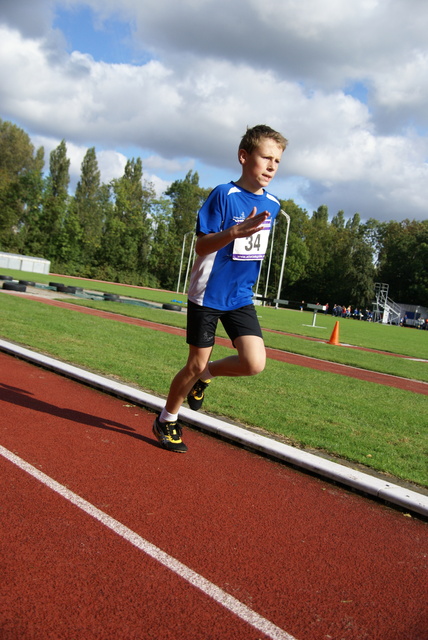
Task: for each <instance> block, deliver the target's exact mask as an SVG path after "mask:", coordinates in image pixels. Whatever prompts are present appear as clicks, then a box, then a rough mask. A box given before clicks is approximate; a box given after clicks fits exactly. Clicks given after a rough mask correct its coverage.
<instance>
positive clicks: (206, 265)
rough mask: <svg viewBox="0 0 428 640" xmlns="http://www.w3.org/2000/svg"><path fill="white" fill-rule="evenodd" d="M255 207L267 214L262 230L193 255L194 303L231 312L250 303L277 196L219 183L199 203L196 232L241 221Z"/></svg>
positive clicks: (191, 292) (191, 294) (191, 287)
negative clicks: (219, 247) (204, 253)
mask: <svg viewBox="0 0 428 640" xmlns="http://www.w3.org/2000/svg"><path fill="white" fill-rule="evenodd" d="M254 207H256V208H257V213H262V212H263V211H269V213H270V216H269V218H268V219H267V220H266V221H265V224H264V228H263V230H262V231H261V232H259V233H256V234H254V235H252V236H249V237H248V238H239V239H236V240H235V241H234V242H231V243H230V244H228V245H226V246H225V247H223V249H219V251H216V252H215V253H210V254H208V255H206V256H198V257H197V258H196V261H195V264H194V266H193V269H192V274H191V276H190V285H189V294H188V298H189V300H191V301H192V302H194V303H195V304H198V305H202V306H205V307H211V308H213V309H218V310H220V311H231V310H233V309H239V308H240V307H243V306H245V305H247V304H251V303H252V301H253V291H252V288H253V286H254V283H255V282H256V280H257V277H258V275H259V270H260V265H261V260H263V257H264V254H265V253H266V248H267V242H268V236H269V232H270V229H271V227H272V224H273V221H274V220H275V218H276V216H277V215H278V213H279V210H280V203H279V201H278V199H277V198H275V196H273V195H271V194H270V193H268V192H267V191H264V193H263V194H262V195H256V194H254V193H251V192H249V191H246V190H245V189H242V187H237V186H236V184H235V183H233V182H229V183H228V184H221V185H219V186H218V187H216V188H215V189H213V191H212V192H211V193H210V195H209V196H208V198H207V200H206V201H205V203H204V204H203V205H202V207H201V209H200V211H199V214H198V221H197V224H196V233H197V234H199V233H204V234H208V233H217V232H218V231H223V230H224V229H228V228H229V227H231V226H233V225H234V224H239V223H240V222H243V221H244V220H245V218H247V217H248V216H249V215H250V213H251V211H252V210H253V208H254Z"/></svg>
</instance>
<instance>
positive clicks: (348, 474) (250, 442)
mask: <svg viewBox="0 0 428 640" xmlns="http://www.w3.org/2000/svg"><path fill="white" fill-rule="evenodd" d="M0 350H2V351H4V352H5V353H9V354H11V355H14V356H17V357H19V358H22V359H24V360H27V361H29V362H32V363H34V364H37V365H39V366H42V367H44V368H47V369H50V370H52V371H54V372H56V373H59V374H61V375H65V376H67V377H69V378H72V379H74V380H76V381H78V382H82V383H84V384H86V385H89V386H91V387H94V388H97V389H99V390H101V391H104V392H106V393H110V394H113V395H115V396H118V397H120V398H124V399H126V400H128V401H131V402H133V403H134V404H138V405H140V406H143V407H147V408H149V409H151V410H153V411H155V412H159V411H161V410H162V408H163V405H164V403H165V401H164V399H162V398H158V397H156V396H153V395H151V394H148V393H146V392H144V391H140V390H138V389H134V388H133V387H130V386H128V385H125V384H122V383H119V382H115V381H114V380H110V379H109V378H106V377H104V376H101V375H98V374H94V373H91V372H89V371H86V370H84V369H81V368H79V367H76V366H74V365H70V364H67V363H64V362H61V361H60V360H57V359H55V358H51V357H49V356H45V355H42V354H40V353H37V352H34V351H31V350H30V349H27V348H25V347H21V346H19V345H16V344H13V343H11V342H8V341H6V340H1V339H0ZM180 417H181V418H182V419H183V420H184V421H185V422H186V423H187V424H189V425H190V426H192V425H193V426H195V427H196V428H199V429H201V430H203V431H205V432H207V433H212V434H215V435H217V436H219V437H222V438H224V439H226V440H228V441H230V442H233V443H236V444H239V445H241V446H245V447H246V448H248V449H250V450H252V451H254V452H259V453H262V454H264V455H267V456H269V457H271V458H274V459H276V460H280V461H282V462H286V463H288V464H291V465H293V466H295V467H297V468H299V469H302V470H304V471H308V472H310V473H313V474H316V475H318V476H321V477H324V478H326V479H328V480H330V481H334V482H337V483H338V484H341V485H344V486H346V487H349V488H351V489H354V490H357V491H360V492H362V493H364V494H367V495H370V496H372V497H374V498H376V499H379V500H381V501H384V502H386V503H389V504H391V505H395V506H396V507H400V508H402V509H405V510H408V511H410V512H414V513H417V514H419V515H421V516H424V517H426V518H428V496H425V495H423V494H420V493H417V492H416V491H412V490H410V489H407V488H404V487H400V486H398V485H396V484H393V483H391V482H387V481H385V480H382V479H380V478H376V477H374V476H371V475H369V474H366V473H363V472H361V471H358V470H355V469H351V468H349V467H345V466H343V465H341V464H338V463H337V462H333V461H331V460H327V459H325V458H321V457H319V456H316V455H314V454H312V453H308V452H306V451H301V450H299V449H296V448H294V447H291V446H290V445H287V444H284V443H282V442H278V441H276V440H272V439H270V438H268V437H267V436H263V435H260V434H257V433H254V432H252V431H249V430H247V429H244V428H243V427H238V426H235V425H232V424H229V423H228V422H226V421H224V420H219V419H218V418H214V417H212V416H208V415H205V414H198V413H196V412H195V411H192V410H190V409H186V408H184V407H183V408H182V409H181V410H180Z"/></svg>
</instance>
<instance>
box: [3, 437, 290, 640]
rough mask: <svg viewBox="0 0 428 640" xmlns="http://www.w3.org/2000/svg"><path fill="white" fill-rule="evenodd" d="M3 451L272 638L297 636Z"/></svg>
mask: <svg viewBox="0 0 428 640" xmlns="http://www.w3.org/2000/svg"><path fill="white" fill-rule="evenodd" d="M0 454H1V455H2V456H3V457H4V458H6V459H7V460H9V461H10V462H12V463H13V464H15V465H16V466H17V467H19V468H20V469H22V470H23V471H26V472H27V473H29V474H30V475H31V476H33V477H34V478H36V479H37V480H39V481H40V482H42V483H43V484H44V485H46V486H47V487H49V488H50V489H52V490H53V491H55V492H56V493H58V494H59V495H60V496H62V497H63V498H65V499H66V500H68V501H69V502H71V503H72V504H74V505H75V506H76V507H78V508H79V509H81V510H82V511H84V512H85V513H87V514H88V515H90V516H92V517H93V518H95V519H96V520H98V521H99V522H101V523H102V524H103V525H104V526H106V527H108V528H109V529H111V530H112V531H114V532H115V533H117V534H118V535H119V536H121V537H122V538H124V539H125V540H127V541H128V542H130V543H131V544H133V545H134V546H135V547H137V548H138V549H140V551H143V552H144V553H146V554H147V555H148V556H150V557H151V558H154V559H155V560H157V561H158V562H160V563H161V564H162V565H163V566H164V567H166V568H167V569H169V570H170V571H173V572H174V573H176V574H177V575H178V576H180V577H181V578H183V579H184V580H186V581H187V582H189V583H190V584H191V585H193V586H194V587H196V588H197V589H199V590H200V591H202V592H203V593H205V594H206V595H207V596H208V597H210V598H211V599H212V600H215V601H216V602H218V603H219V604H221V605H222V606H223V607H225V608H226V609H228V610H229V611H231V612H232V613H234V614H235V615H236V616H238V617H239V618H240V619H241V620H244V621H245V622H247V623H248V624H250V625H251V626H252V627H254V628H255V629H257V630H258V631H261V632H262V633H264V634H265V635H266V636H268V637H269V638H271V639H272V640H296V639H295V638H294V637H293V636H291V635H290V634H289V633H287V632H286V631H283V629H280V628H279V627H277V626H276V625H275V624H273V623H272V622H270V621H269V620H266V618H263V616H261V615H259V614H258V613H256V612H255V611H253V610H252V609H250V608H249V607H247V606H246V605H245V604H243V603H242V602H240V601H239V600H237V599H236V598H234V597H233V596H231V595H229V594H228V593H226V592H225V591H223V589H220V587H217V586H216V585H215V584H213V583H212V582H210V581H209V580H206V579H205V578H203V577H202V576H201V575H199V574H198V573H196V572H195V571H193V570H192V569H190V568H189V567H187V566H186V565H185V564H183V563H182V562H180V561H179V560H176V559H175V558H173V557H172V556H170V555H168V554H167V553H165V551H162V549H159V547H156V546H155V545H154V544H152V543H151V542H148V541H147V540H145V539H144V538H142V537H141V536H139V535H138V534H137V533H135V532H134V531H132V530H131V529H129V528H128V527H126V526H125V525H124V524H121V523H120V522H118V521H117V520H115V519H114V518H112V517H111V516H109V515H107V514H106V513H104V512H103V511H101V510H100V509H97V507H94V505H93V504H91V503H90V502H88V501H87V500H85V499H84V498H81V497H80V496H78V495H77V494H76V493H73V491H70V490H69V489H67V488H66V487H64V486H63V485H62V484H60V483H59V482H57V481H56V480H53V479H52V478H50V477H49V476H47V475H46V474H45V473H43V472H42V471H39V470H38V469H36V468H35V467H33V466H32V465H31V464H29V463H28V462H26V461H25V460H22V458H19V457H18V456H17V455H15V454H14V453H12V452H11V451H9V450H8V449H5V448H4V447H2V446H1V445H0Z"/></svg>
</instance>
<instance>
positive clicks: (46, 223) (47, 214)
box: [40, 140, 70, 263]
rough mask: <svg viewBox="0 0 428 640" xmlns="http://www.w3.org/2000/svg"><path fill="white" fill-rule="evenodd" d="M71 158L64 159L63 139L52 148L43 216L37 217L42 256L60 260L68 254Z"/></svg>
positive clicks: (65, 148)
mask: <svg viewBox="0 0 428 640" xmlns="http://www.w3.org/2000/svg"><path fill="white" fill-rule="evenodd" d="M69 170H70V160H69V159H68V158H67V145H66V143H65V140H62V141H61V142H60V144H59V145H58V147H57V148H56V149H54V150H53V151H51V154H50V161H49V172H50V174H49V176H48V178H47V180H46V185H45V197H44V203H43V216H42V218H41V220H40V232H41V234H42V237H43V252H44V257H45V258H47V259H49V260H52V261H57V262H59V263H63V262H66V261H67V258H68V257H69V253H68V234H67V225H66V218H67V214H68V205H69V202H70V198H69V195H68V185H69V183H70V174H69Z"/></svg>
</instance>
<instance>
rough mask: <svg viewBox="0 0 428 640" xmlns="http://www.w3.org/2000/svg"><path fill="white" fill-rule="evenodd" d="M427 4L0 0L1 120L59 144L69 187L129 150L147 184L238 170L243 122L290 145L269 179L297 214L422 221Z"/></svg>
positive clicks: (117, 169) (109, 170) (117, 165)
mask: <svg viewBox="0 0 428 640" xmlns="http://www.w3.org/2000/svg"><path fill="white" fill-rule="evenodd" d="M427 33H428V2H427V0H352V1H350V0H322V1H321V0H263V2H260V0H257V1H256V0H180V2H177V0H18V1H17V0H1V4H0V118H1V119H2V120H6V121H9V122H13V123H14V124H16V125H18V126H19V127H21V128H22V129H24V131H26V132H27V133H28V134H29V136H30V138H31V141H32V143H33V145H34V146H35V148H38V147H40V146H43V147H44V149H45V157H46V161H47V170H48V162H49V154H50V152H51V151H52V150H53V149H54V148H56V147H57V146H58V144H59V143H60V142H61V140H65V141H66V144H67V152H68V157H69V159H70V161H71V167H70V174H71V186H72V188H74V187H75V185H76V182H77V180H78V179H79V176H80V169H81V163H82V160H83V157H84V155H85V153H86V151H87V149H88V148H89V147H95V149H96V153H97V158H98V163H99V168H100V170H101V178H102V181H103V182H108V181H110V180H111V179H113V178H117V177H120V176H121V175H122V174H123V169H124V166H125V163H126V161H127V159H131V158H137V157H140V158H141V159H142V163H143V173H144V179H145V180H147V181H149V182H152V184H153V185H154V187H155V189H156V192H157V194H158V195H161V194H162V193H163V192H164V191H165V189H167V188H168V186H169V185H170V184H171V182H172V181H174V180H177V179H178V180H181V179H184V177H185V176H186V174H187V173H188V171H190V170H191V171H197V172H198V175H199V183H200V185H201V186H203V187H207V188H212V187H214V186H216V184H219V183H224V182H229V181H230V180H237V179H238V178H239V176H240V166H239V163H238V160H237V150H238V145H239V141H240V139H241V137H242V135H243V134H244V133H245V131H246V128H247V126H254V125H256V124H267V125H269V126H271V127H273V128H274V129H277V130H278V131H280V132H281V133H282V134H283V135H284V136H285V137H286V138H287V139H288V141H289V144H288V146H287V149H286V151H285V153H284V155H283V159H282V162H281V165H280V168H279V170H278V173H277V176H276V177H275V179H274V181H273V182H272V184H271V185H270V187H269V190H270V191H271V192H273V193H274V194H275V195H276V196H278V197H279V198H281V199H283V200H287V199H289V198H291V199H293V200H294V201H295V202H296V204H298V205H299V206H300V207H302V208H303V209H305V210H306V211H308V213H309V215H312V212H313V211H315V210H316V209H317V208H318V207H319V206H320V205H327V207H328V210H329V214H330V216H333V215H336V214H337V212H338V211H340V210H343V211H344V213H345V218H346V219H348V218H351V217H352V216H353V215H354V214H355V213H359V215H360V216H361V219H362V220H368V219H369V218H375V219H376V220H379V221H390V220H397V221H402V220H405V219H409V220H426V219H428V204H427V203H428V38H427Z"/></svg>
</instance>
